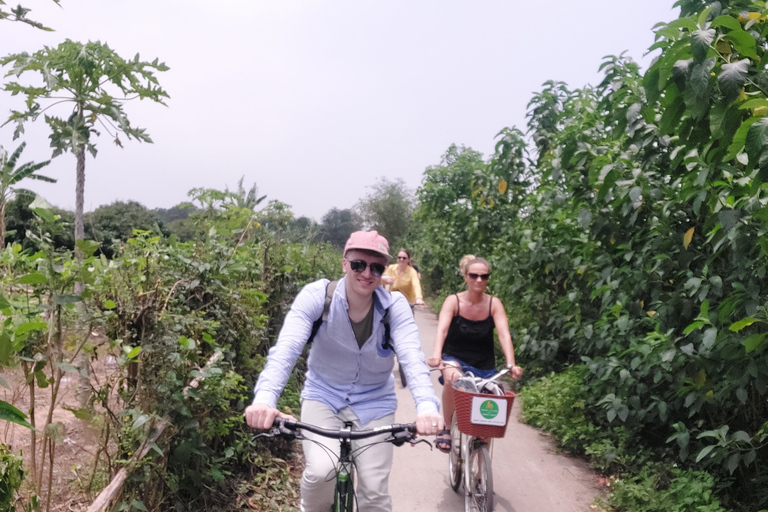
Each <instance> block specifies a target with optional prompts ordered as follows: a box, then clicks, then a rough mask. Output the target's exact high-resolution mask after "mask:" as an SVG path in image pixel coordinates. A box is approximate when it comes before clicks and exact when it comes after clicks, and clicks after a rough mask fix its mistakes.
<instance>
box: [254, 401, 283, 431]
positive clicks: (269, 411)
mask: <svg viewBox="0 0 768 512" xmlns="http://www.w3.org/2000/svg"><path fill="white" fill-rule="evenodd" d="M244 415H245V422H246V423H247V424H248V426H249V427H251V428H258V429H262V430H266V429H268V428H272V424H273V423H274V422H275V418H287V419H289V420H293V421H296V418H294V417H293V416H291V415H290V414H285V413H283V412H280V411H278V410H277V409H275V408H274V407H270V406H268V405H266V404H252V405H249V406H248V407H246V408H245V413H244Z"/></svg>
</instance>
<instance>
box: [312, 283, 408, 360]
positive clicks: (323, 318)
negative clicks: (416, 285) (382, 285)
mask: <svg viewBox="0 0 768 512" xmlns="http://www.w3.org/2000/svg"><path fill="white" fill-rule="evenodd" d="M338 285H339V282H338V281H330V282H329V283H328V284H327V285H325V304H323V313H322V314H321V315H320V317H319V318H318V319H317V320H315V321H314V323H313V324H312V332H311V333H310V334H309V339H308V340H307V345H308V346H311V345H312V341H313V340H314V339H315V336H316V335H317V331H319V330H320V326H321V325H323V322H327V321H328V311H330V309H331V300H332V299H333V293H334V292H335V291H336V287H337V286H338ZM381 323H383V324H384V344H383V345H382V348H383V349H384V350H387V349H391V350H392V351H393V352H394V351H395V347H393V346H392V343H390V342H391V340H392V338H391V336H390V333H389V331H390V329H389V308H387V309H385V310H384V316H383V317H381Z"/></svg>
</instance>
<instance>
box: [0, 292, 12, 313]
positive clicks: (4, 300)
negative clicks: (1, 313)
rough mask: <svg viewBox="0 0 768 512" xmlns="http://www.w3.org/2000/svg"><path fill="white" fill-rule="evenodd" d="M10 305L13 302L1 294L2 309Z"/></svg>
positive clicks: (0, 308) (0, 305)
mask: <svg viewBox="0 0 768 512" xmlns="http://www.w3.org/2000/svg"><path fill="white" fill-rule="evenodd" d="M10 307H11V303H10V302H8V299H6V298H5V296H4V295H2V294H0V310H3V309H8V308H10Z"/></svg>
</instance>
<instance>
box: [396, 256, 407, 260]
mask: <svg viewBox="0 0 768 512" xmlns="http://www.w3.org/2000/svg"><path fill="white" fill-rule="evenodd" d="M397 259H399V260H407V259H408V256H398V257H397Z"/></svg>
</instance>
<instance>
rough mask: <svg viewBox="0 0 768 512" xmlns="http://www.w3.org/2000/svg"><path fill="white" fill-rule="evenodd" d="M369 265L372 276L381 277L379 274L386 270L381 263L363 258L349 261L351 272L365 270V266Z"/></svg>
mask: <svg viewBox="0 0 768 512" xmlns="http://www.w3.org/2000/svg"><path fill="white" fill-rule="evenodd" d="M369 265H370V267H371V275H372V276H376V277H381V274H383V273H384V270H386V267H385V266H384V265H382V264H381V263H368V262H367V261H365V260H352V261H350V262H349V268H351V269H352V271H353V272H357V273H358V274H359V273H360V272H363V271H365V267H367V266H369Z"/></svg>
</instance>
